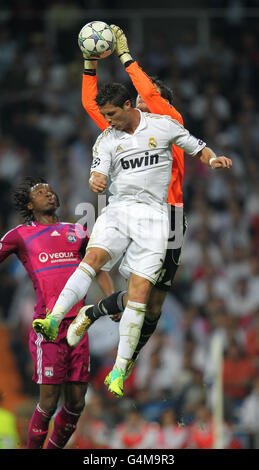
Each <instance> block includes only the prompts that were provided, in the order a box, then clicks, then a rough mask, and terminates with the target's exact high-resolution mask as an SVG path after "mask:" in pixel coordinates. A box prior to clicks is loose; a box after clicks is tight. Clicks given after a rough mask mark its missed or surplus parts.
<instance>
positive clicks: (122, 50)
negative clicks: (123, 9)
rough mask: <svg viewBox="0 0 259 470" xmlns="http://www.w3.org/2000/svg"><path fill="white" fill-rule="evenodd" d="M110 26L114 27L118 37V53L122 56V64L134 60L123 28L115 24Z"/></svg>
mask: <svg viewBox="0 0 259 470" xmlns="http://www.w3.org/2000/svg"><path fill="white" fill-rule="evenodd" d="M110 28H111V29H112V31H113V33H114V36H115V38H116V54H117V56H118V57H119V58H120V61H121V63H122V65H125V64H126V62H129V61H130V62H131V61H133V59H132V57H131V55H130V51H129V46H128V42H127V38H126V36H125V34H124V32H123V31H122V29H121V28H120V27H119V26H116V25H115V24H111V25H110Z"/></svg>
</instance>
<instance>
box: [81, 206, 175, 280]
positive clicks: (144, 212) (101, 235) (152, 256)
mask: <svg viewBox="0 0 259 470" xmlns="http://www.w3.org/2000/svg"><path fill="white" fill-rule="evenodd" d="M168 230H169V224H168V213H167V208H166V206H165V207H163V206H161V209H160V208H159V207H158V208H157V207H154V206H150V205H147V204H145V203H142V202H132V201H130V202H129V201H127V202H124V201H123V202H118V203H112V204H109V205H108V206H107V207H105V208H104V209H103V211H102V213H101V215H100V216H99V217H98V218H97V220H96V222H95V224H94V227H93V230H92V234H91V237H90V240H89V242H88V245H87V248H90V247H98V248H103V249H104V250H106V251H107V252H108V253H109V255H110V257H111V259H110V261H109V262H108V263H106V264H105V266H103V267H102V269H103V270H105V271H110V270H111V269H112V267H113V266H114V265H115V264H116V263H117V262H118V261H119V259H120V258H121V257H123V259H122V261H121V264H120V268H119V270H120V272H121V274H122V275H123V276H124V277H125V278H126V279H128V278H129V276H130V273H134V274H137V275H138V276H141V277H144V278H146V279H148V280H149V281H150V282H152V284H155V282H156V279H157V277H158V275H159V273H160V269H161V267H162V264H163V261H164V258H165V254H166V248H167V240H168Z"/></svg>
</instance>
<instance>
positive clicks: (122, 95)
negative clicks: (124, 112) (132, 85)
mask: <svg viewBox="0 0 259 470" xmlns="http://www.w3.org/2000/svg"><path fill="white" fill-rule="evenodd" d="M127 100H130V102H132V99H131V96H130V93H129V91H128V89H127V88H126V87H125V86H124V85H122V84H121V83H106V84H105V85H103V86H101V88H99V90H98V93H97V95H96V98H95V102H96V104H97V106H99V107H101V106H104V105H105V104H106V103H111V104H113V105H114V106H119V107H120V108H123V105H124V103H125V101H127Z"/></svg>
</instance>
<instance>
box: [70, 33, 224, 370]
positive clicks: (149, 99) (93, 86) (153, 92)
mask: <svg viewBox="0 0 259 470" xmlns="http://www.w3.org/2000/svg"><path fill="white" fill-rule="evenodd" d="M111 28H112V30H113V32H114V34H115V36H116V53H117V55H118V57H119V58H120V61H121V63H122V65H123V66H124V67H125V70H126V72H127V73H128V74H129V76H130V78H131V80H132V83H133V85H134V86H135V88H136V90H137V92H138V96H137V101H136V107H137V108H139V109H140V110H141V111H144V112H151V113H153V114H160V115H169V116H171V117H172V118H173V119H175V120H177V121H178V122H179V123H180V124H182V125H183V119H182V116H181V114H180V113H179V112H178V111H177V110H176V109H175V108H174V106H173V105H172V92H171V90H170V89H169V88H168V87H167V86H165V85H164V84H163V83H162V82H160V81H159V80H156V79H154V80H152V79H151V78H149V77H148V76H147V75H146V73H145V72H144V71H143V70H142V69H141V67H140V66H139V65H138V63H137V62H136V61H135V60H133V58H132V56H131V55H130V51H129V48H128V44H127V38H126V36H125V34H124V33H123V31H122V30H121V28H119V27H118V26H115V25H111ZM96 71H97V60H89V59H88V58H86V57H85V61H84V73H83V80H82V103H83V106H84V108H85V110H86V111H87V113H88V114H89V116H90V117H91V118H92V119H93V120H94V121H95V123H96V124H97V126H98V127H99V128H100V129H101V130H102V131H104V130H105V129H106V128H108V127H109V125H110V123H109V118H107V120H106V119H105V118H104V117H103V115H102V114H101V113H100V111H99V108H98V106H97V104H96V102H95V97H96V95H97V73H96ZM153 144H154V145H156V142H155V141H154V143H153ZM150 145H152V141H151V140H150ZM172 152H173V164H172V175H171V182H170V185H169V188H168V198H167V202H168V204H169V205H170V208H171V234H172V233H173V234H174V235H175V237H172V239H169V243H168V249H167V253H166V257H165V260H164V264H163V266H162V269H161V273H160V276H159V277H158V280H157V282H156V284H155V285H154V286H153V287H152V290H151V294H150V297H149V301H148V305H147V310H146V314H145V319H144V323H143V326H142V329H141V334H140V338H139V342H138V345H137V347H136V349H135V352H134V354H133V357H132V359H131V360H130V361H129V364H128V366H127V371H126V374H125V378H127V377H128V376H129V374H130V372H131V370H132V368H133V366H134V364H135V361H136V359H137V357H138V354H139V352H140V350H141V349H142V347H143V346H144V345H145V344H146V342H147V341H148V339H149V338H150V336H151V335H152V334H153V332H154V331H155V329H156V326H157V323H158V320H159V318H160V315H161V309H162V305H163V302H164V300H165V296H166V294H167V292H168V291H169V290H170V287H171V284H172V281H173V279H174V276H175V273H176V271H177V268H178V266H179V262H180V254H181V247H182V243H183V235H184V232H185V229H186V218H185V215H184V212H183V190H182V185H183V174H184V151H183V150H182V149H180V148H179V147H177V146H175V145H174V144H173V146H172ZM227 160H228V159H225V157H217V158H216V157H213V158H211V159H210V161H204V162H203V163H205V164H207V165H208V164H209V165H210V166H211V167H212V168H217V167H229V162H228V161H227ZM201 161H202V159H201ZM96 192H97V191H96ZM173 238H174V240H173ZM127 300H128V299H127V292H125V291H120V292H117V293H114V294H112V295H111V296H110V297H107V298H105V299H103V300H101V301H100V302H99V304H98V305H95V306H87V307H84V308H83V309H81V312H82V315H80V318H79V316H78V321H75V323H74V324H72V325H71V328H70V331H69V332H68V335H67V339H68V342H70V344H71V343H73V342H74V338H75V337H76V335H77V328H78V327H79V324H78V323H80V328H78V331H79V330H80V334H79V333H78V342H79V341H80V340H81V338H82V336H83V334H84V332H85V331H87V330H88V328H89V327H90V326H91V324H92V323H93V322H94V321H95V320H96V319H97V318H99V317H100V316H103V315H107V314H109V315H112V316H113V318H114V319H115V318H116V315H118V316H117V319H118V318H119V313H120V312H122V311H123V310H124V307H125V306H126V304H127ZM114 315H115V316H114ZM83 325H85V328H82V326H83ZM72 338H73V339H72ZM73 345H75V344H73Z"/></svg>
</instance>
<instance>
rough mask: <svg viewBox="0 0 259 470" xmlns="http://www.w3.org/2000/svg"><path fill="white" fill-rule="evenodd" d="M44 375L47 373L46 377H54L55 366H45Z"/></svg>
mask: <svg viewBox="0 0 259 470" xmlns="http://www.w3.org/2000/svg"><path fill="white" fill-rule="evenodd" d="M44 375H45V377H53V375H54V368H53V366H50V367H45V368H44Z"/></svg>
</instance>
